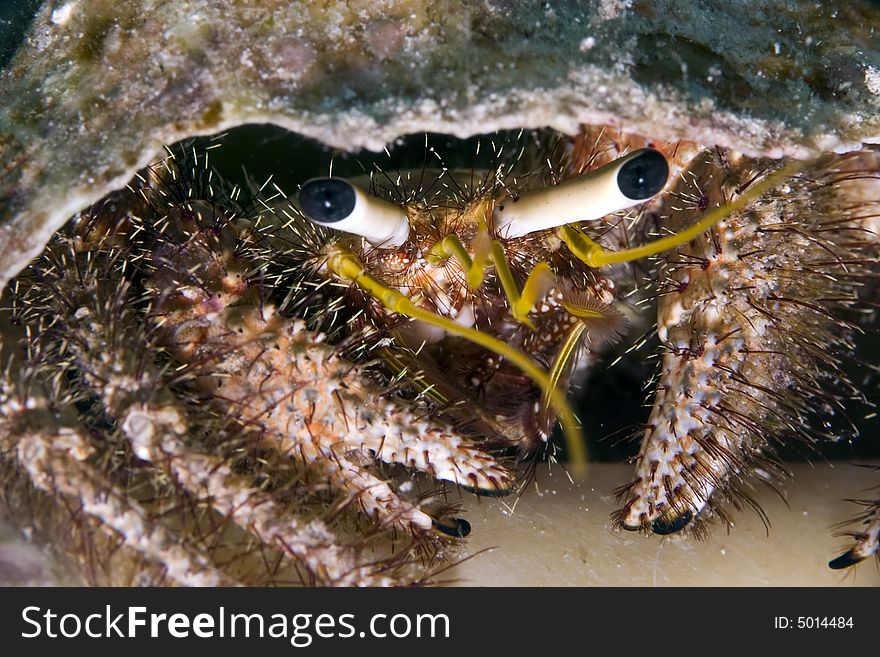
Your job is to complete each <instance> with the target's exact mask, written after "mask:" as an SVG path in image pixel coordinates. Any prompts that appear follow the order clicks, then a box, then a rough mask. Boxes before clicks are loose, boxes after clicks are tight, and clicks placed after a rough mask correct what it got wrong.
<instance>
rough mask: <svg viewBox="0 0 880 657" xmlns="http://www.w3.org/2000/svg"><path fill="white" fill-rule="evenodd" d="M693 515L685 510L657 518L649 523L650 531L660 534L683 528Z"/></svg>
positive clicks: (663, 534) (672, 532)
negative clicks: (678, 513)
mask: <svg viewBox="0 0 880 657" xmlns="http://www.w3.org/2000/svg"><path fill="white" fill-rule="evenodd" d="M693 517H694V516H693V514H692V513H691V512H690V511H685V512H684V513H682V514H681V515H678V516H674V517H673V516H670V517H662V518H657V520H655V521H654V522H652V523H651V531H653V532H654V533H655V534H659V535H660V536H665V535H667V534H674V533H675V532H677V531H681V530H682V529H684V528H685V527H686V526H687V524H688V523H689V522H690V521H691V519H692V518H693Z"/></svg>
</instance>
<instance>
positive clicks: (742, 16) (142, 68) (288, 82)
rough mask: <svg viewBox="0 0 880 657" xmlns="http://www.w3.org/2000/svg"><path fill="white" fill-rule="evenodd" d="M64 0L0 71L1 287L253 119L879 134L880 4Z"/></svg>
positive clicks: (731, 134)
mask: <svg viewBox="0 0 880 657" xmlns="http://www.w3.org/2000/svg"><path fill="white" fill-rule="evenodd" d="M842 4H843V6H836V5H833V4H828V5H826V6H822V5H817V3H815V2H806V1H792V0H760V1H743V2H732V1H730V0H728V1H726V2H722V1H720V0H709V1H706V2H701V3H680V2H677V1H676V0H657V1H648V0H642V1H639V0H601V1H593V2H581V1H578V0H555V1H549V2H543V3H539V2H534V1H531V0H481V1H465V0H446V1H444V2H437V1H433V0H431V1H429V0H385V1H374V0H349V1H347V2H343V1H341V0H340V1H335V0H322V1H318V2H306V1H302V2H293V3H292V2H288V1H286V0H284V1H282V0H239V1H236V2H217V1H210V0H182V1H181V2H173V3H169V2H164V1H160V0H69V1H67V2H64V1H63V0H55V1H49V2H46V3H45V4H44V6H43V7H42V8H41V9H40V10H39V12H38V13H37V15H36V18H35V20H34V22H33V24H32V25H31V27H30V31H29V32H28V33H27V35H26V38H25V39H24V41H23V42H22V45H21V46H20V48H19V49H18V51H17V52H16V54H15V55H14V56H13V57H12V58H11V59H10V60H9V62H8V63H7V64H6V68H5V70H4V71H3V72H2V75H0V99H2V100H0V287H2V285H5V283H6V281H7V280H8V279H9V278H10V277H11V276H13V275H15V273H17V272H18V271H19V270H20V269H21V268H22V267H23V266H24V265H26V264H27V262H28V261H29V260H30V259H31V258H32V257H33V256H34V255H36V253H38V252H39V251H40V249H41V248H42V246H43V245H44V243H45V242H46V240H47V239H48V237H49V235H50V234H51V233H52V232H53V231H54V230H55V229H57V228H58V226H59V225H60V224H62V223H63V222H64V221H65V220H66V219H67V218H68V217H69V216H71V215H72V214H73V213H75V212H76V211H78V210H80V209H81V208H83V207H85V206H87V205H88V204H90V203H91V202H93V201H95V200H96V199H98V198H100V197H102V196H104V195H105V194H106V193H107V192H109V191H110V190H112V189H115V188H118V187H121V186H122V185H123V184H125V182H126V181H127V180H128V179H129V178H130V176H131V174H132V173H133V172H134V170H136V169H137V168H139V167H142V166H143V165H145V164H146V163H147V162H148V161H150V160H151V159H152V158H154V157H155V155H156V153H157V151H158V149H159V147H160V145H161V144H163V143H166V142H172V141H175V140H177V139H180V138H183V137H185V136H189V135H194V134H204V133H212V132H217V131H220V130H223V129H225V128H229V127H231V126H235V125H239V124H242V123H249V122H271V123H275V124H278V125H281V126H284V127H286V128H289V129H290V130H294V131H297V132H299V133H301V134H304V135H307V136H310V137H314V138H317V139H320V140H322V141H324V142H325V143H327V144H329V145H332V146H336V147H341V148H346V149H352V148H357V147H368V148H373V149H378V148H380V147H381V146H383V145H384V144H385V143H387V142H389V141H390V140H392V139H394V138H395V137H397V136H400V135H402V134H406V133H412V132H420V131H432V132H446V133H451V134H455V135H457V136H468V135H471V134H475V133H483V132H487V131H492V130H496V129H501V128H511V127H539V126H552V127H554V128H556V129H558V130H560V131H563V132H568V133H574V132H575V131H576V128H577V126H578V124H579V123H585V122H589V123H600V122H608V123H611V124H614V125H617V126H620V127H621V128H622V129H623V130H626V131H633V132H639V133H641V134H646V135H652V136H655V137H658V138H677V137H687V138H689V139H691V140H695V141H699V142H702V143H710V144H711V143H718V144H723V145H728V146H732V147H735V148H737V149H739V150H741V151H744V152H746V153H750V154H767V155H773V156H782V155H784V154H785V155H794V156H807V155H810V154H812V153H815V152H817V151H822V150H829V149H845V148H848V147H852V146H855V145H857V144H858V143H859V142H861V141H863V140H873V139H875V138H877V137H878V136H880V43H878V41H880V39H878V36H877V34H876V33H875V31H874V28H873V27H872V26H873V25H874V24H875V23H876V22H877V18H878V16H880V9H878V7H877V5H876V3H871V2H868V1H867V0H862V1H861V2H851V3H842Z"/></svg>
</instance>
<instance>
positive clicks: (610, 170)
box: [493, 148, 669, 238]
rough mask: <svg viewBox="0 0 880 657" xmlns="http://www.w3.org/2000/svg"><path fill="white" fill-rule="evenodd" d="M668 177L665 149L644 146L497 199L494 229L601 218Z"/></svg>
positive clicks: (521, 230) (511, 233) (515, 232)
mask: <svg viewBox="0 0 880 657" xmlns="http://www.w3.org/2000/svg"><path fill="white" fill-rule="evenodd" d="M668 178H669V163H668V162H667V161H666V158H665V157H664V156H663V153H661V152H660V151H658V150H655V149H653V148H643V149H640V150H637V151H634V152H632V153H630V154H629V155H625V156H624V157H621V158H618V159H616V160H614V161H613V162H610V163H608V164H606V165H605V166H603V167H600V168H599V169H596V170H595V171H591V172H590V173H587V174H584V175H582V176H579V177H577V178H571V179H570V180H566V181H565V182H563V183H561V184H559V185H554V186H553V187H550V188H548V189H542V190H540V191H535V192H529V193H526V194H523V195H522V196H520V197H519V198H512V199H508V200H505V201H504V202H503V203H498V204H497V205H496V207H495V212H494V215H493V218H494V224H495V229H496V231H497V232H498V234H499V235H500V236H501V237H506V238H512V237H521V236H523V235H528V234H529V233H534V232H537V231H539V230H546V229H548V228H556V227H557V226H563V225H565V224H570V223H574V222H576V221H589V220H591V219H600V218H601V217H604V216H605V215H607V214H611V213H612V212H618V211H620V210H626V209H627V208H631V207H632V206H634V205H637V204H639V203H641V202H643V201H645V200H647V199H649V198H651V197H652V196H654V195H655V194H657V193H658V192H659V191H660V190H661V189H663V187H664V185H665V184H666V180H667V179H668Z"/></svg>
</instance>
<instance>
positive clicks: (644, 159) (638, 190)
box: [617, 149, 669, 201]
mask: <svg viewBox="0 0 880 657" xmlns="http://www.w3.org/2000/svg"><path fill="white" fill-rule="evenodd" d="M667 178H669V164H668V163H667V162H666V158H665V157H663V153H661V152H660V151H656V150H654V149H650V150H646V151H645V152H644V153H642V154H641V155H637V156H636V157H634V158H633V159H631V160H630V161H629V162H627V163H626V164H624V165H623V166H622V167H620V171H618V172H617V186H618V187H619V188H620V191H621V192H622V193H623V195H624V196H626V197H627V198H631V199H633V200H635V201H641V200H642V199H646V198H651V197H652V196H654V194H656V193H657V192H659V191H660V190H661V189H663V185H665V184H666V179H667Z"/></svg>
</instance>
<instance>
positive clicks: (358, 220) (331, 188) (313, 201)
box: [297, 178, 409, 248]
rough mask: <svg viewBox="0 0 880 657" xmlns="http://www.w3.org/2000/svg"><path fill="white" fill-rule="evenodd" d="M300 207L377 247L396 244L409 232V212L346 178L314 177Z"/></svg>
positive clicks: (309, 216) (321, 221)
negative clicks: (360, 187) (407, 213)
mask: <svg viewBox="0 0 880 657" xmlns="http://www.w3.org/2000/svg"><path fill="white" fill-rule="evenodd" d="M297 201H298V202H299V207H300V210H302V212H303V214H304V215H305V216H306V218H307V219H308V220H309V221H312V222H314V223H316V224H320V225H321V226H328V227H330V228H335V229H337V230H341V231H345V232H346V233H352V234H354V235H360V236H361V237H363V238H365V239H366V240H367V241H368V242H369V243H370V244H372V245H373V246H375V247H377V248H393V247H398V246H400V245H401V244H403V243H404V242H405V241H406V239H407V237H408V236H409V220H408V219H407V216H406V213H405V212H404V211H403V210H402V209H401V208H399V207H398V206H396V205H394V204H393V203H389V202H388V201H383V200H382V199H378V198H376V197H375V196H370V195H369V194H367V193H366V192H364V191H363V190H362V189H359V188H358V187H356V186H355V185H352V184H351V183H350V182H348V181H347V180H343V179H342V178H313V179H311V180H309V181H307V182H306V183H305V184H304V185H303V186H302V188H301V189H300V190H299V194H297Z"/></svg>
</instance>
